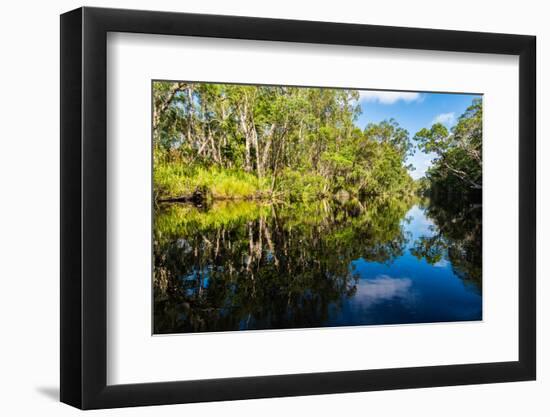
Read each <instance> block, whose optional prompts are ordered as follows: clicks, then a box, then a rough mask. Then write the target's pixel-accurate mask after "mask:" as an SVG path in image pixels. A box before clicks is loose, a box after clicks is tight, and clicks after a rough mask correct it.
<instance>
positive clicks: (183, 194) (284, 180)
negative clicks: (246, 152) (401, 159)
mask: <svg viewBox="0 0 550 417" xmlns="http://www.w3.org/2000/svg"><path fill="white" fill-rule="evenodd" d="M153 180H154V192H155V201H156V202H159V203H161V202H180V203H193V204H196V205H202V204H205V203H206V204H208V203H209V202H211V201H284V202H291V203H295V202H310V201H316V200H319V199H324V198H331V197H332V198H336V199H342V200H348V199H353V198H361V199H362V198H365V197H380V198H385V197H388V196H389V194H391V197H394V196H400V197H402V196H407V195H412V194H414V190H413V187H412V184H409V185H410V186H407V187H403V188H402V189H400V190H399V191H397V192H393V193H386V192H383V193H380V192H375V191H373V190H374V189H376V188H379V187H378V184H377V182H376V181H375V180H372V181H371V184H373V185H376V187H373V188H372V189H370V190H369V189H367V188H364V189H357V188H356V187H355V188H354V187H348V189H344V188H338V189H336V188H335V184H334V181H335V178H326V177H323V176H321V175H318V174H315V173H313V172H308V171H297V170H292V169H285V170H283V171H282V172H280V173H278V175H277V176H274V175H272V174H270V173H266V174H264V176H262V177H261V178H259V177H258V176H257V175H256V174H254V173H250V172H246V171H244V170H242V169H231V168H220V167H215V166H214V167H208V168H207V167H202V166H186V165H185V164H180V163H161V164H155V168H154V178H153ZM386 194H388V195H386Z"/></svg>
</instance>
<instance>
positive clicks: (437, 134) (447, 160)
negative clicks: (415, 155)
mask: <svg viewBox="0 0 550 417" xmlns="http://www.w3.org/2000/svg"><path fill="white" fill-rule="evenodd" d="M482 121H483V106H482V102H481V100H480V99H476V100H474V101H473V103H472V105H471V106H469V107H468V108H467V110H466V112H465V113H464V114H463V115H462V116H460V118H459V119H458V122H457V124H456V125H455V126H454V127H453V128H452V129H451V130H450V131H449V130H448V129H447V128H446V127H445V126H444V125H442V124H441V123H436V124H434V125H433V126H432V127H431V128H430V129H427V128H424V129H421V130H420V131H419V132H417V133H416V135H415V136H414V140H415V141H417V143H418V146H419V148H420V150H422V151H424V152H427V153H430V152H431V153H433V154H435V159H434V161H433V165H432V167H430V169H428V171H427V173H426V181H425V182H424V184H423V185H424V187H425V189H426V191H429V193H430V194H431V195H432V196H436V195H440V194H444V196H445V197H452V198H456V197H464V198H475V197H476V196H477V197H479V196H481V186H482V175H481V171H482V131H483V129H482Z"/></svg>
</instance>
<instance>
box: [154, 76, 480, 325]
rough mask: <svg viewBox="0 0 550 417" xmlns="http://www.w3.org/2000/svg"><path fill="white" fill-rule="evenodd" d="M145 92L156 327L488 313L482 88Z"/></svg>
mask: <svg viewBox="0 0 550 417" xmlns="http://www.w3.org/2000/svg"><path fill="white" fill-rule="evenodd" d="M151 100H152V126H151V130H152V163H153V174H152V175H153V190H152V193H153V208H152V211H153V226H152V228H153V230H152V240H153V242H152V252H153V254H152V258H153V273H152V285H153V301H152V302H153V305H152V315H153V329H152V332H153V334H181V333H200V332H226V331H240V330H270V329H303V328H326V327H337V326H365V325H404V324H413V323H441V322H457V321H480V320H482V319H483V308H482V304H483V303H482V301H483V300H482V144H483V123H482V122H483V94H481V93H439V92H424V91H392V90H369V89H352V88H329V87H310V86H307V87H306V86H286V85H246V84H229V83H213V82H194V81H174V80H153V81H152V97H151Z"/></svg>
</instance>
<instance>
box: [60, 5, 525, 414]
mask: <svg viewBox="0 0 550 417" xmlns="http://www.w3.org/2000/svg"><path fill="white" fill-rule="evenodd" d="M108 32H131V33H146V34H162V35H185V36H199V37H215V38H234V39H253V40H266V41H285V42H304V43H318V44H332V45H356V46H370V47H381V48H404V49H420V50H440V51H456V52H476V53H490V54H506V55H516V56H519V103H518V111H519V132H518V137H519V155H518V158H519V242H518V243H519V278H520V279H519V293H518V298H519V329H518V331H519V360H518V361H512V362H495V363H476V364H466V365H458V364H450V365H445V366H422V367H410V368H395V369H375V370H357V371H343V372H325V373H309V374H293V375H274V376H256V377H239V378H225V379H209V380H198V381H176V382H162V383H142V384H127V385H112V386H109V385H107V383H106V381H107V334H106V333H107V308H106V307H107V303H106V300H107V273H106V270H107V268H106V264H107V262H106V261H107V260H106V258H107V252H106V247H107V143H106V128H107V111H106V94H107V91H106V90H107V87H106V86H107V73H106V59H107V58H106V55H107V54H106V46H107V42H106V39H107V33H108ZM535 45H536V38H535V37H534V36H523V35H510V34H494V33H481V32H461V31H448V30H431V29H414V28H403V27H387V26H371V25H357V24H341V23H324V22H311V21H296V20H276V19H265V18H251V17H234V16H217V15H200V14H185V13H169V12H151V11H136V10H120V9H102V8H88V7H84V8H79V9H77V10H73V11H71V12H68V13H65V14H63V15H61V54H60V56H61V92H60V93H61V310H60V314H61V401H62V402H64V403H67V404H70V405H72V406H75V407H78V408H82V409H95V408H111V407H124V406H143V405H156V404H174V403H190V402H200V401H218V400H239V399H250V398H264V397H282V396H298V395H313V394H329V393H343V392H357V391H375V390H388V389H402V388H420V387H434V386H448V385H463V384H481V383H495V382H506V381H524V380H533V379H535V377H536V314H535V312H536V304H535V302H536V276H535V273H536V268H535V257H536V255H535V254H536V189H535V185H536V157H535V156H536V143H535V142H536V138H535V135H536V130H535V124H536V116H535V109H536V91H535V87H536V81H535V80H536V77H535V75H536V69H535V62H536V55H535V54H536V52H535V51H536V47H535Z"/></svg>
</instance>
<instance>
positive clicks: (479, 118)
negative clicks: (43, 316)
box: [61, 7, 536, 409]
mask: <svg viewBox="0 0 550 417" xmlns="http://www.w3.org/2000/svg"><path fill="white" fill-rule="evenodd" d="M535 78H536V77H535V37H532V36H523V35H509V34H492V33H475V32H458V31H446V30H431V29H414V28H398V27H385V26H371V25H356V24H341V23H327V22H311V21H292V20H275V19H264V18H252V17H235V16H215V15H197V14H184V13H167V12H150V11H135V10H117V9H100V8H87V7H85V8H80V9H77V10H74V11H71V12H68V13H65V14H63V15H62V16H61V401H63V402H65V403H67V404H70V405H73V406H75V407H79V408H82V409H93V408H111V407H125V406H139V405H155V404H174V403H188V402H200V401H218V400H236V399H248V398H264V397H277V396H297V395H313V394H327V393H342V392H354V391H370V390H387V389H400V388H419V387H434V386H445V385H462V384H480V383H495V382H506V381H524V380H533V379H535V375H536V314H535V311H536V307H535V301H536V296H535V295H536V294H535V293H536V277H535V253H536V251H535V248H536V223H535V222H536V211H535V210H536V204H535V201H536V195H535V171H536V167H535V161H536V158H535V104H536V97H535Z"/></svg>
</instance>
